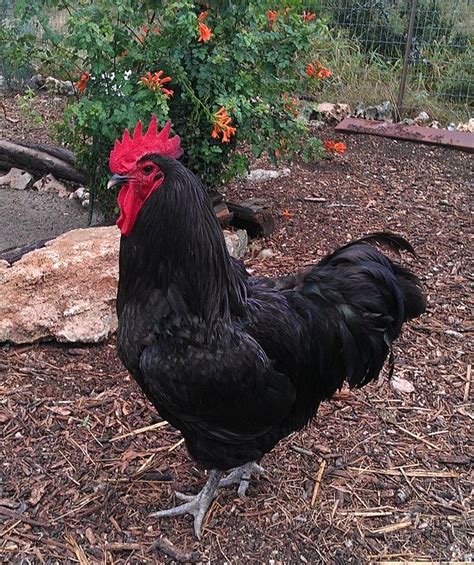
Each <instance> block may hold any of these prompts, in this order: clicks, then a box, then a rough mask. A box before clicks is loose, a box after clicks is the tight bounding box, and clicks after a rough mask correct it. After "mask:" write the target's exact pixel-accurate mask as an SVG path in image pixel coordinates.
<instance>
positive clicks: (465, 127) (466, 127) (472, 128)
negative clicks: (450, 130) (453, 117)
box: [456, 118, 474, 133]
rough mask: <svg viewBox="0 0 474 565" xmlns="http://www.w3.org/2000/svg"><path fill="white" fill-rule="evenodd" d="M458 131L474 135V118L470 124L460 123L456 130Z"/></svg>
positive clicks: (470, 120)
mask: <svg viewBox="0 0 474 565" xmlns="http://www.w3.org/2000/svg"><path fill="white" fill-rule="evenodd" d="M456 129H457V130H458V131H464V132H468V133H474V118H470V119H469V121H468V122H465V123H462V122H459V124H458V125H457V128H456Z"/></svg>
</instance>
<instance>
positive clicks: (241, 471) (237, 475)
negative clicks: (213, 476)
mask: <svg viewBox="0 0 474 565" xmlns="http://www.w3.org/2000/svg"><path fill="white" fill-rule="evenodd" d="M265 474H266V471H265V469H264V468H263V467H261V466H260V465H259V464H258V463H256V462H255V461H251V462H250V463H246V464H245V465H242V466H241V467H237V468H236V469H234V470H233V471H232V472H231V473H230V474H229V475H227V477H226V478H225V479H221V480H220V482H219V486H220V487H226V486H229V485H233V484H238V485H239V488H238V489H237V494H238V495H239V496H240V498H245V495H246V493H247V489H248V488H249V484H250V479H251V477H252V475H265Z"/></svg>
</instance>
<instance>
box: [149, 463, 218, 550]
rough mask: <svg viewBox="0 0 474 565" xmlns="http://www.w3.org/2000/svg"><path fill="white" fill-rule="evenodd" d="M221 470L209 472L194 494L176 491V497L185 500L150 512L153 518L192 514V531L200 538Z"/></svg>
mask: <svg viewBox="0 0 474 565" xmlns="http://www.w3.org/2000/svg"><path fill="white" fill-rule="evenodd" d="M222 475H223V473H222V471H216V470H215V469H214V470H212V471H211V472H210V473H209V478H208V480H207V483H206V484H205V485H204V487H203V488H202V490H201V492H200V493H198V494H197V495H196V496H190V495H188V494H183V493H181V492H177V493H176V498H178V499H179V500H184V501H186V502H185V503H184V504H180V505H179V506H175V507H174V508H169V509H167V510H160V511H158V512H153V513H152V514H150V516H151V517H153V518H171V517H173V516H180V515H181V514H192V515H193V516H194V533H195V534H196V537H197V538H198V539H199V540H200V539H201V528H202V523H203V521H204V517H205V516H206V512H207V510H208V508H209V506H210V505H211V502H212V501H213V500H214V497H215V493H216V490H217V487H218V486H219V481H220V479H221V477H222Z"/></svg>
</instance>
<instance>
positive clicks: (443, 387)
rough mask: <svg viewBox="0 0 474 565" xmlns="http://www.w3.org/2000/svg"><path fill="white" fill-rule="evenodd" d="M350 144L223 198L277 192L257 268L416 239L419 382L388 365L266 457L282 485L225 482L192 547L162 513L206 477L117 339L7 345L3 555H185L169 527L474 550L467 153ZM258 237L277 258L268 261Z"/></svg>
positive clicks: (211, 541)
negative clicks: (167, 549)
mask: <svg viewBox="0 0 474 565" xmlns="http://www.w3.org/2000/svg"><path fill="white" fill-rule="evenodd" d="M333 135H334V133H333V132H332V131H330V130H328V131H326V132H323V136H324V137H326V138H327V137H332V136H333ZM339 138H340V139H343V140H344V141H345V142H346V143H347V145H348V151H347V153H346V154H345V155H344V156H342V157H337V158H336V159H334V160H332V161H323V162H322V163H321V164H318V165H317V166H315V167H314V169H313V170H310V169H308V168H306V167H303V166H300V165H298V164H295V165H294V166H293V167H292V175H291V176H290V177H287V178H283V179H278V180H277V181H272V182H269V183H265V184H262V185H254V186H250V185H248V184H246V183H243V182H242V183H236V184H234V185H233V186H231V187H230V188H229V189H228V194H229V197H232V199H234V200H237V199H242V198H248V197H251V196H258V197H264V198H266V199H268V200H270V199H271V200H272V201H273V203H274V210H275V212H276V213H277V214H278V215H279V216H280V218H279V226H278V230H277V231H276V232H275V233H274V234H273V235H272V237H271V239H269V240H267V241H260V242H257V243H255V244H253V248H252V249H251V250H250V251H249V256H248V260H247V261H246V263H247V265H248V266H249V267H250V268H251V269H253V270H254V272H255V273H262V274H263V273H281V274H283V273H286V272H290V271H293V270H294V269H296V268H301V267H304V266H305V265H307V264H310V263H313V262H314V261H316V260H317V259H318V258H319V257H320V256H321V255H322V254H323V253H325V252H326V251H329V250H331V249H333V248H334V247H335V246H337V245H340V244H342V243H344V242H345V241H347V239H349V238H350V237H356V236H358V235H361V234H364V233H367V232H369V231H374V230H379V229H390V230H392V231H396V232H400V233H402V234H403V235H405V236H407V237H408V238H409V240H410V241H411V242H412V243H413V244H414V246H415V248H416V249H417V252H418V253H419V257H418V259H417V260H414V259H411V258H409V257H407V258H405V259H406V261H407V262H409V263H410V265H411V266H412V267H413V268H414V269H415V270H416V271H417V272H418V273H420V274H421V278H422V280H423V283H424V285H425V288H426V290H427V294H428V299H429V304H430V306H429V311H428V313H427V314H426V315H425V316H424V317H423V318H422V319H421V320H419V321H417V322H415V323H413V324H411V325H410V327H409V328H407V330H406V331H405V332H404V334H403V336H402V338H401V339H400V340H399V342H398V346H397V348H396V353H397V365H396V370H395V372H396V375H397V376H399V377H401V378H404V379H407V380H408V381H410V382H411V383H413V385H414V387H415V392H414V393H410V394H404V393H401V392H398V391H397V390H395V389H394V388H393V387H392V386H391V385H390V383H388V382H387V376H386V375H384V376H383V378H381V379H380V381H379V382H378V383H375V384H371V385H370V386H367V387H365V388H364V389H362V390H358V391H351V392H349V391H347V390H344V391H342V392H341V393H340V394H339V395H338V396H337V398H336V399H334V400H333V401H332V402H329V403H326V404H325V405H324V406H322V408H321V409H320V411H319V413H318V416H317V418H316V419H315V421H314V422H313V424H312V425H311V426H310V427H309V428H308V429H306V430H304V431H303V432H301V433H298V434H294V435H293V436H291V437H290V438H287V439H286V440H285V441H283V442H281V444H280V445H279V446H278V447H277V448H276V449H275V450H274V451H273V452H272V453H270V454H269V455H268V456H267V457H266V458H265V460H264V464H265V466H266V467H267V469H268V471H269V472H270V476H269V479H268V480H266V479H260V480H257V481H256V482H255V483H254V484H252V485H251V487H250V490H249V496H248V498H247V500H246V501H245V502H244V501H241V500H239V499H238V498H237V497H236V495H235V492H234V491H233V490H232V489H231V488H226V489H224V490H222V492H221V494H220V495H219V497H218V498H217V499H216V501H215V503H214V505H213V507H212V510H211V513H210V516H209V519H208V522H207V526H206V528H205V531H204V536H203V541H202V542H201V543H197V542H196V541H195V539H194V538H193V535H192V521H191V519H190V518H189V517H185V518H183V517H181V518H178V519H173V520H162V521H158V520H156V519H150V518H148V514H149V513H150V512H151V511H154V510H157V509H159V508H163V507H167V506H169V505H171V504H172V503H174V496H173V493H174V491H175V490H184V491H185V492H196V491H197V489H198V488H199V487H200V486H202V484H203V483H204V482H205V478H206V477H205V475H204V473H203V472H202V471H200V470H198V469H196V468H195V466H194V465H193V463H192V462H191V461H190V460H189V458H188V456H187V454H186V450H185V448H184V445H183V444H182V442H181V438H180V434H179V432H177V431H175V430H173V429H172V428H170V427H169V426H168V425H164V426H161V427H155V429H152V430H148V431H140V429H141V428H143V427H144V426H149V425H153V424H154V423H156V422H157V419H155V415H154V414H153V412H152V411H151V409H150V407H149V405H148V403H147V402H146V401H145V400H144V398H143V396H142V394H141V393H140V391H139V389H138V387H137V386H136V385H135V383H134V382H132V381H131V380H130V378H129V377H128V376H127V373H126V371H124V370H123V368H122V367H121V365H120V363H119V361H118V359H117V357H116V354H115V349H114V342H113V340H111V341H110V342H109V343H105V344H103V345H100V346H97V347H88V348H68V347H65V346H58V345H54V344H49V345H48V344H43V345H35V346H31V347H12V348H9V349H8V348H6V349H5V350H4V351H3V352H1V353H0V370H1V371H3V373H2V377H1V392H0V396H1V397H2V398H3V401H2V404H1V405H0V430H1V432H0V433H1V434H2V436H3V441H2V443H1V447H0V460H1V461H2V467H1V468H2V471H1V472H2V474H3V493H2V495H1V497H2V500H1V501H0V504H1V506H0V513H1V515H0V540H1V541H0V555H1V556H2V557H1V558H0V559H4V560H5V561H9V562H17V563H20V562H22V559H25V558H27V557H28V558H29V559H30V562H35V563H40V562H45V563H53V562H61V563H63V562H71V563H73V562H80V563H81V564H82V563H167V562H171V558H169V557H167V556H166V555H165V554H164V553H163V551H162V550H159V549H157V548H155V547H154V546H153V543H154V541H155V540H156V539H157V538H158V537H166V538H167V539H168V540H169V541H170V542H171V543H172V544H174V545H175V546H177V547H179V548H181V549H184V550H186V551H191V550H194V551H196V553H197V554H198V559H199V560H200V561H202V562H206V563H207V562H212V563H224V562H228V563H255V564H257V563H272V562H273V563H275V564H277V563H285V564H286V563H300V562H303V563H341V564H343V563H368V562H378V561H381V560H387V561H403V560H420V559H431V560H434V561H437V560H442V559H443V560H449V559H453V560H458V561H463V560H466V561H467V560H469V559H471V558H472V553H473V548H472V547H471V546H470V542H471V539H472V533H473V528H472V522H470V520H472V510H471V506H470V505H471V499H470V496H471V488H472V479H473V477H472V470H471V464H472V456H473V453H474V449H473V445H472V439H471V436H470V429H469V426H470V425H472V419H473V414H472V404H471V401H472V388H473V387H472V386H471V385H470V382H471V381H470V379H471V377H470V374H471V373H470V365H468V363H469V359H468V354H469V352H470V349H469V347H470V345H471V344H470V342H469V337H470V335H471V334H470V333H469V332H470V330H471V329H472V328H470V326H469V315H470V308H471V307H472V302H470V294H469V286H468V285H469V282H470V278H469V277H470V273H471V272H472V242H471V245H470V243H469V240H470V238H471V236H472V234H471V231H472V230H470V224H469V221H470V215H469V192H468V191H469V182H470V175H471V173H472V171H469V166H470V165H469V163H470V157H469V156H468V155H466V154H462V153H460V152H456V151H450V150H447V149H443V148H435V149H432V148H429V147H427V146H422V145H414V144H411V143H401V142H396V141H393V140H388V139H381V138H373V137H368V136H342V135H341V136H339ZM307 197H313V198H314V197H316V198H325V199H326V201H324V202H314V201H307V200H305V198H307ZM282 213H283V214H282ZM262 248H269V249H271V250H272V252H273V256H271V257H269V258H267V259H261V258H259V256H258V254H259V252H260V251H261V249H262ZM318 477H320V478H321V482H320V484H319V489H318V487H317V486H316V484H317V483H318Z"/></svg>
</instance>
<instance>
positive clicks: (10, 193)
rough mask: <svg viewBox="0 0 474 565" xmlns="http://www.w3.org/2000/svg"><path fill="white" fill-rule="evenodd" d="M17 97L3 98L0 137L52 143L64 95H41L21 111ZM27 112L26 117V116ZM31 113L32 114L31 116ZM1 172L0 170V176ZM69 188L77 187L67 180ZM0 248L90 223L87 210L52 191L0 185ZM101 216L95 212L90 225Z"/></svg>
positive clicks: (27, 242) (75, 201) (99, 220)
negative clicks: (54, 126)
mask: <svg viewBox="0 0 474 565" xmlns="http://www.w3.org/2000/svg"><path fill="white" fill-rule="evenodd" d="M19 100H20V96H19V95H18V96H16V97H10V98H7V99H5V100H4V101H3V102H4V104H5V110H6V112H7V114H6V115H7V117H8V118H9V119H12V120H17V122H16V123H12V122H9V121H7V120H6V119H5V115H3V114H0V139H7V140H9V141H21V142H24V143H52V140H51V135H52V131H53V125H54V123H55V121H56V120H57V116H58V115H59V114H60V112H61V111H62V109H63V107H64V102H65V100H64V98H62V97H51V96H49V95H46V94H43V95H40V96H38V97H36V98H33V99H32V100H30V102H29V104H28V110H23V111H20V109H19V105H18V103H19ZM26 114H29V117H28V116H27V115H26ZM31 116H35V119H32V118H31ZM2 174H3V173H0V176H1V175H2ZM67 188H68V189H70V190H71V191H72V190H74V189H75V188H77V186H74V185H73V184H72V183H67ZM0 210H1V221H0V251H3V250H5V249H8V248H11V247H21V246H23V245H27V244H30V243H33V242H35V241H37V240H39V239H49V238H53V237H57V236H58V235H60V234H62V233H64V232H66V231H69V230H72V229H75V228H85V227H87V226H88V225H89V212H88V210H87V209H86V208H84V207H83V206H81V204H80V202H79V201H78V200H69V199H68V198H60V197H59V196H57V195H54V194H46V193H41V192H38V191H36V190H34V189H31V190H30V189H27V190H24V191H19V190H11V189H6V188H4V187H2V186H0ZM100 222H101V219H100V218H99V217H98V216H97V214H94V217H93V221H92V225H97V224H99V223H100Z"/></svg>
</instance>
